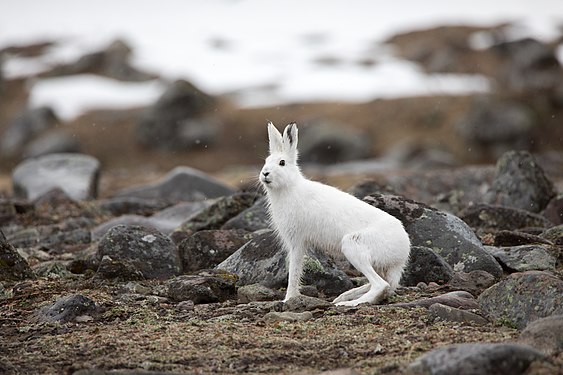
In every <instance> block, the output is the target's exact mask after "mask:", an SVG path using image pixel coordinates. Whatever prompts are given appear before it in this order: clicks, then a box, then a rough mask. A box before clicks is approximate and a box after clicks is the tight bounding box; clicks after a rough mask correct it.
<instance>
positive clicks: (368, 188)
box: [348, 180, 395, 199]
mask: <svg viewBox="0 0 563 375" xmlns="http://www.w3.org/2000/svg"><path fill="white" fill-rule="evenodd" d="M348 193H349V194H351V195H353V196H355V197H356V198H358V199H364V198H365V197H367V196H368V195H371V194H374V193H378V194H395V192H394V191H393V190H392V189H391V188H390V187H388V186H383V185H382V184H380V183H378V182H377V181H374V180H367V181H362V182H360V183H359V184H356V185H354V186H352V187H351V188H350V189H349V190H348Z"/></svg>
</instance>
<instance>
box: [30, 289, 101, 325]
mask: <svg viewBox="0 0 563 375" xmlns="http://www.w3.org/2000/svg"><path fill="white" fill-rule="evenodd" d="M96 310H97V307H96V303H95V302H94V301H93V300H91V299H90V298H88V297H85V296H83V295H81V294H71V295H69V296H66V297H63V298H61V299H59V300H58V301H57V302H55V303H54V304H52V305H49V306H45V307H43V308H41V309H40V310H39V311H38V313H37V319H38V320H39V321H40V322H59V323H67V322H70V321H73V320H74V319H76V317H78V316H80V315H86V314H93V313H95V312H96Z"/></svg>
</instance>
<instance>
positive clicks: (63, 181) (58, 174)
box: [12, 154, 100, 201]
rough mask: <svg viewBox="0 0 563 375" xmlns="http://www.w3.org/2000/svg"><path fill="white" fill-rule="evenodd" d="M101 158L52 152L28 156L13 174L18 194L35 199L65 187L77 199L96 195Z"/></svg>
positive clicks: (64, 189) (20, 196)
mask: <svg viewBox="0 0 563 375" xmlns="http://www.w3.org/2000/svg"><path fill="white" fill-rule="evenodd" d="M99 173H100V162H99V161H98V160H96V159H94V158H93V157H91V156H88V155H82V154H50V155H45V156H42V157H40V158H37V159H28V160H26V161H24V162H23V163H21V164H19V165H18V166H17V167H16V169H15V170H14V172H13V174H12V182H13V187H14V195H15V196H16V197H18V198H26V199H29V200H34V199H36V198H37V197H39V196H41V195H43V194H45V193H46V192H48V191H50V190H52V189H54V188H61V189H62V190H63V191H64V192H65V193H66V194H67V195H68V196H69V197H71V198H72V199H74V200H77V201H79V200H84V199H93V198H96V196H97V194H98V180H99Z"/></svg>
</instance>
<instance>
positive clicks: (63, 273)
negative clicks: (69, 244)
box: [32, 260, 73, 279]
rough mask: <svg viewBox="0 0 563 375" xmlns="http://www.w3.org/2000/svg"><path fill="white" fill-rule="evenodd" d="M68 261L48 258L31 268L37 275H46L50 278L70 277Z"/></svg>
mask: <svg viewBox="0 0 563 375" xmlns="http://www.w3.org/2000/svg"><path fill="white" fill-rule="evenodd" d="M68 263H69V261H61V260H49V261H46V262H41V263H38V264H36V265H34V266H33V267H32V269H33V272H34V273H35V275H37V276H38V277H48V278H52V279H54V278H57V279H60V278H70V277H72V276H73V275H72V273H71V272H70V271H69V270H68V269H67V265H68Z"/></svg>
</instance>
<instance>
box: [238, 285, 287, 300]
mask: <svg viewBox="0 0 563 375" xmlns="http://www.w3.org/2000/svg"><path fill="white" fill-rule="evenodd" d="M237 297H238V303H249V302H256V301H259V302H262V301H277V300H280V299H282V298H283V294H282V293H280V292H278V291H276V290H273V289H270V288H268V287H265V286H264V285H260V284H250V285H244V286H241V287H239V288H238V289H237Z"/></svg>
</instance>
